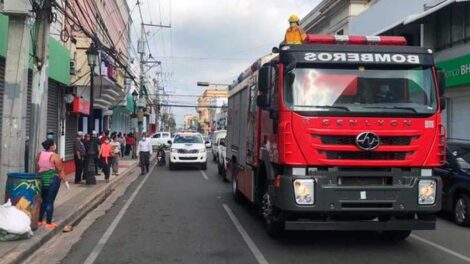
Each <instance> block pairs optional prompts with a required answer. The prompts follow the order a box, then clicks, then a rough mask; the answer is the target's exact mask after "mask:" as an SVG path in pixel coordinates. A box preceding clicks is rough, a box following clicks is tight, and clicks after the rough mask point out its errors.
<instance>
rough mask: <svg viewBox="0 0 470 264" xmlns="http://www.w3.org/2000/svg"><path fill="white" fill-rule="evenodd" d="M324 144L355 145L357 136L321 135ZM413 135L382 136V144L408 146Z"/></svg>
mask: <svg viewBox="0 0 470 264" xmlns="http://www.w3.org/2000/svg"><path fill="white" fill-rule="evenodd" d="M319 137H320V139H321V142H322V144H324V145H355V144H356V136H319ZM411 139H412V137H406V136H400V137H393V136H392V137H380V144H381V145H389V146H408V145H410V144H411Z"/></svg>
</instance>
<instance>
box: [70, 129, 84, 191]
mask: <svg viewBox="0 0 470 264" xmlns="http://www.w3.org/2000/svg"><path fill="white" fill-rule="evenodd" d="M82 135H83V133H82V132H78V133H77V137H76V138H75V143H74V144H73V158H74V161H75V183H76V184H78V183H80V182H81V181H82V180H84V179H85V175H84V167H83V166H84V162H85V154H86V153H85V145H84V144H83V142H82Z"/></svg>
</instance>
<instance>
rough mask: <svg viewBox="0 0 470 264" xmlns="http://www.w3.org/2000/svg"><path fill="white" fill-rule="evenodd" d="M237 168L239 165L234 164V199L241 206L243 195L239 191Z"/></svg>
mask: <svg viewBox="0 0 470 264" xmlns="http://www.w3.org/2000/svg"><path fill="white" fill-rule="evenodd" d="M236 166H237V164H236V163H234V164H233V168H232V197H233V200H234V201H235V202H236V203H237V204H241V203H242V202H243V195H242V194H241V192H240V191H239V190H238V176H237V174H236V172H237V169H236V168H237V167H236Z"/></svg>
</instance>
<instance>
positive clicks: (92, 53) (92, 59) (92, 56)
mask: <svg viewBox="0 0 470 264" xmlns="http://www.w3.org/2000/svg"><path fill="white" fill-rule="evenodd" d="M98 55H99V52H98V49H97V48H96V46H95V44H94V43H91V45H90V47H89V48H88V49H87V51H86V56H87V59H88V66H90V115H89V117H88V133H89V134H90V135H91V134H92V133H93V130H94V124H95V120H94V119H95V117H94V113H93V103H94V98H93V97H94V93H95V89H94V88H95V83H94V77H95V66H96V65H97V64H98Z"/></svg>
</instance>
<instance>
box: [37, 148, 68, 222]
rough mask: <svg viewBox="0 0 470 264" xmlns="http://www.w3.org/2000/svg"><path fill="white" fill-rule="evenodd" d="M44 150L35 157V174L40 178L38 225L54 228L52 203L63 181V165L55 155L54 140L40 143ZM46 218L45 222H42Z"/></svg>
mask: <svg viewBox="0 0 470 264" xmlns="http://www.w3.org/2000/svg"><path fill="white" fill-rule="evenodd" d="M42 146H43V147H44V150H43V151H41V152H39V153H38V155H37V157H36V172H38V173H39V174H40V175H41V178H42V189H41V196H42V204H41V210H40V214H39V224H40V225H45V226H46V228H51V229H53V228H55V227H57V224H55V223H52V215H53V213H54V201H55V198H56V196H57V193H58V192H59V188H60V182H61V181H65V180H64V177H65V173H64V165H63V164H62V160H61V159H60V157H59V155H57V154H56V153H55V151H56V149H57V146H56V144H55V143H54V140H51V139H48V140H46V141H44V142H42ZM44 216H46V222H44V221H43V219H44Z"/></svg>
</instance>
